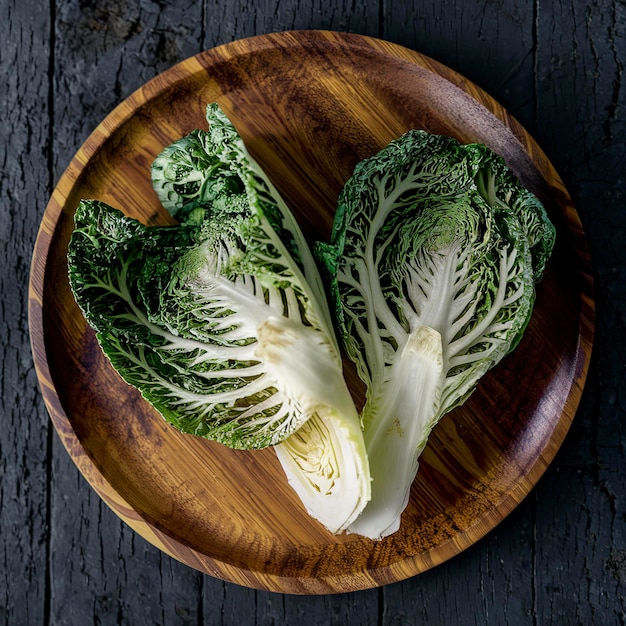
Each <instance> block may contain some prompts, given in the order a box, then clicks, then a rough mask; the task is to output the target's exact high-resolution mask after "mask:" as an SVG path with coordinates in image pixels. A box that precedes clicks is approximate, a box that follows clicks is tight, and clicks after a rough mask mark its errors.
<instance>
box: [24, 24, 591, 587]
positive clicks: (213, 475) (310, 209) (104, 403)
mask: <svg viewBox="0 0 626 626" xmlns="http://www.w3.org/2000/svg"><path fill="white" fill-rule="evenodd" d="M213 101H217V102H218V103H219V104H220V105H221V106H222V108H223V109H224V110H225V112H226V113H227V114H228V115H229V116H230V118H231V119H232V121H233V122H234V124H235V126H236V127H237V129H238V130H239V132H240V134H241V135H242V137H243V139H244V140H245V142H246V143H247V145H248V146H249V149H250V151H251V152H252V154H253V155H254V156H255V157H256V158H257V159H258V160H259V162H260V163H261V164H262V166H263V167H264V168H265V169H266V171H267V173H268V174H269V176H270V177H271V178H272V179H273V181H274V182H275V184H276V185H277V187H278V189H279V190H280V191H281V192H282V194H283V195H284V197H285V199H286V200H287V202H288V204H289V205H290V206H291V207H292V208H293V210H294V212H295V214H296V216H297V218H298V219H299V221H300V223H301V224H302V226H303V229H304V231H305V234H306V235H307V237H309V238H310V240H311V241H313V240H315V239H328V236H329V233H330V227H331V223H332V219H333V214H334V208H335V203H336V199H337V196H338V194H339V191H340V189H341V187H342V186H343V184H344V183H345V181H346V180H347V179H348V177H349V176H350V175H351V173H352V170H353V168H354V166H355V164H356V163H357V162H358V161H359V160H361V159H363V158H365V157H368V156H370V155H372V154H373V153H374V152H376V151H377V150H379V149H380V148H382V147H383V146H384V145H386V144H387V143H388V142H389V141H390V140H391V139H393V138H395V137H397V136H399V135H400V134H402V133H403V132H405V131H406V130H408V129H410V128H424V129H427V130H429V131H431V132H435V133H442V134H448V135H452V136H454V137H457V138H458V139H459V140H461V141H463V142H470V141H477V142H482V143H485V144H487V145H489V146H490V147H491V148H493V149H494V150H495V151H496V152H498V153H500V154H501V155H502V156H503V157H504V158H505V159H506V160H507V162H508V164H509V166H510V167H511V168H513V170H514V171H515V172H516V173H517V174H518V176H519V177H520V178H521V179H522V181H523V182H524V183H525V185H526V186H527V187H528V188H530V189H531V190H532V191H534V192H535V193H536V194H537V195H538V196H539V197H540V199H541V200H542V201H543V202H544V203H545V205H546V207H547V208H548V210H549V212H550V215H551V218H552V219H553V220H554V222H555V224H556V227H557V232H558V241H557V245H556V249H555V251H554V254H553V257H552V259H551V260H550V263H549V266H548V268H547V271H546V274H545V276H544V279H543V281H542V282H541V284H540V285H539V288H538V296H537V304H536V307H535V311H534V314H533V318H532V321H531V323H530V326H529V327H528V330H527V332H526V335H525V337H524V339H523V342H522V343H521V345H520V346H519V347H518V348H517V350H516V352H515V353H514V354H512V355H511V356H509V357H508V358H506V360H505V361H503V362H502V363H501V364H500V365H499V366H498V367H496V368H495V369H494V370H492V372H491V373H490V374H489V375H488V376H487V377H486V378H485V379H483V380H482V381H481V383H480V385H479V388H478V390H477V391H476V393H475V394H474V395H473V396H472V397H471V398H470V400H469V401H468V402H467V403H466V404H465V405H464V406H463V407H461V408H459V409H456V410H455V411H453V412H452V413H450V414H449V415H447V416H446V417H445V418H444V419H443V420H442V421H441V422H440V423H439V425H438V426H437V428H436V429H435V432H434V433H433V435H432V436H431V439H430V442H429V444H428V447H427V449H426V451H425V452H424V453H423V455H422V458H421V463H420V471H419V473H418V477H417V479H416V481H415V483H414V486H413V490H412V494H411V500H410V503H409V505H408V507H407V509H406V512H405V513H404V516H403V519H402V526H401V529H400V530H399V531H398V532H397V533H396V534H394V535H392V536H390V537H388V538H386V539H384V540H382V541H380V542H374V541H371V540H368V539H364V538H362V537H360V536H356V535H341V536H333V535H332V534H330V533H329V532H327V531H326V530H325V529H324V528H323V527H321V526H320V525H319V524H318V523H317V522H315V521H314V520H313V519H311V518H310V517H309V516H308V515H307V514H306V512H305V511H304V509H303V507H302V506H301V504H300V502H299V500H298V499H297V497H295V495H294V494H293V493H292V491H291V489H290V488H289V486H288V485H287V482H286V479H285V477H284V475H283V473H282V470H281V467H280V465H279V463H278V461H277V459H276V457H275V454H274V452H273V450H271V449H268V450H264V451H259V452H236V451H231V450H228V449H226V448H224V447H222V446H220V445H219V444H215V443H212V442H209V441H204V440H201V439H198V438H196V437H193V436H189V435H181V434H179V433H177V432H176V431H174V430H173V429H172V428H170V427H169V426H168V425H167V424H166V423H165V422H164V421H163V420H162V418H161V417H160V416H159V415H158V414H156V413H155V412H154V410H153V409H152V408H151V407H150V406H149V405H148V404H146V403H145V402H144V401H143V400H142V399H141V398H140V396H139V394H138V393H136V392H135V390H134V389H132V388H130V387H128V386H127V385H126V384H125V383H123V382H122V381H121V379H120V378H119V377H118V376H117V374H116V373H115V372H114V371H113V370H112V368H111V367H110V366H109V364H108V362H107V361H106V359H105V358H104V357H103V355H102V353H101V351H100V349H99V347H98V345H97V343H96V342H95V339H94V334H93V332H92V331H91V329H90V328H89V327H88V326H87V324H86V323H85V320H84V319H83V317H82V315H81V313H80V311H79V309H78V308H77V306H76V305H75V303H74V300H73V297H72V294H71V292H70V289H69V285H68V279H67V263H66V252H67V244H68V240H69V236H70V233H71V230H72V228H73V221H72V220H73V214H74V211H75V208H76V206H77V204H78V202H79V200H80V199H81V198H98V199H100V200H103V201H105V202H108V203H109V204H111V205H113V206H116V207H118V208H120V209H122V210H123V211H125V212H126V213H127V214H128V215H131V216H134V217H136V218H139V219H141V220H142V221H144V222H146V223H149V224H157V223H165V222H166V221H167V217H166V215H165V212H164V211H163V210H162V209H161V208H160V207H159V203H158V201H157V199H156V197H155V195H154V193H153V191H152V188H151V183H150V165H151V162H152V159H153V157H154V156H155V155H156V154H157V153H158V152H159V151H160V150H161V149H162V148H163V147H164V146H165V145H166V144H169V143H170V142H172V141H174V140H175V139H178V138H179V137H182V136H183V135H185V134H187V133H188V132H189V131H191V130H192V129H194V128H205V127H206V121H205V119H204V112H205V106H206V104H207V103H209V102H213ZM29 298H30V304H29V306H30V310H29V315H30V330H31V343H32V350H33V355H34V362H35V366H36V369H37V374H38V377H39V382H40V385H41V389H42V392H43V396H44V399H45V403H46V406H47V408H48V411H49V412H50V415H51V418H52V421H53V423H54V426H55V428H56V430H57V431H58V433H59V435H60V437H61V439H62V441H63V443H64V444H65V446H66V448H67V450H68V452H69V454H70V455H71V457H72V459H73V460H74V462H75V463H76V465H77V466H78V467H79V469H80V471H81V472H82V473H83V475H84V476H85V478H86V479H87V480H88V481H89V483H90V484H91V485H92V487H93V488H94V489H95V490H96V491H97V492H98V494H99V495H100V496H101V497H102V499H103V500H104V501H105V502H106V503H107V504H108V505H109V506H110V507H111V508H112V509H113V510H114V511H115V513H117V514H118V515H119V516H120V517H121V518H122V519H123V520H124V521H125V522H127V523H128V524H129V525H130V526H131V527H132V528H133V529H135V530H136V531H137V532H138V533H139V534H141V535H142V536H143V537H145V538H146V539H147V540H148V541H150V542H152V543H153V544H154V545H156V546H158V547H159V548H160V549H161V550H163V551H165V552H166V553H168V554H170V555H172V556H173V557H175V558H177V559H180V560H181V561H183V562H184V563H187V564H188V565H190V566H191V567H194V568H197V569H198V570H201V571H203V572H207V573H209V574H211V575H213V576H216V577H219V578H222V579H224V580H228V581H233V582H236V583H239V584H242V585H247V586H250V587H255V588H260V589H267V590H272V591H277V592H286V593H307V594H316V593H336V592H344V591H354V590H359V589H365V588H369V587H374V586H377V585H383V584H386V583H391V582H394V581H398V580H402V579H405V578H408V577H410V576H413V575H415V574H418V573H420V572H423V571H425V570H427V569H428V568H430V567H432V566H434V565H436V564H438V563H441V562H442V561H444V560H446V559H448V558H450V557H452V556H453V555H455V554H458V553H459V552H461V551H462V550H463V549H465V548H467V547H468V546H470V545H471V544H473V543H474V542H475V541H477V540H478V539H479V538H480V537H482V536H483V535H485V533H487V532H488V531H489V530H490V529H492V528H493V527H494V526H495V525H496V524H498V522H500V521H501V520H502V519H503V518H504V516H505V515H507V513H509V512H510V511H511V510H512V509H513V508H514V507H515V506H516V505H517V504H518V503H519V502H520V501H521V500H522V498H523V497H524V496H525V495H526V494H527V493H528V492H529V490H530V489H531V488H532V487H533V485H535V483H536V482H537V480H538V479H539V477H540V476H541V475H542V473H543V472H544V470H545V469H546V467H547V466H548V464H549V463H550V461H551V460H552V459H553V457H554V455H555V453H556V451H557V449H558V448H559V446H560V444H561V442H562V441H563V438H564V437H565V434H566V432H567V430H568V427H569V425H570V423H571V421H572V418H573V416H574V413H575V410H576V408H577V405H578V402H579V399H580V396H581V391H582V387H583V384H584V381H585V377H586V374H587V369H588V365H589V358H590V352H591V344H592V337H593V318H594V302H593V288H592V279H591V271H590V260H589V257H588V252H587V247H586V243H585V238H584V234H583V232H582V228H581V225H580V222H579V219H578V216H577V213H576V211H575V209H574V207H573V205H572V202H571V200H570V197H569V195H568V193H567V191H566V189H565V188H564V186H563V184H562V181H561V180H560V179H559V177H558V175H557V174H556V172H555V170H554V168H553V167H552V166H551V164H550V163H549V162H548V160H547V158H546V156H545V155H544V153H543V152H542V151H541V149H540V148H539V147H538V146H537V144H536V143H535V142H534V141H533V139H532V138H531V137H530V136H529V135H528V134H527V133H526V132H525V131H524V129H523V128H522V127H521V126H520V125H519V124H518V123H517V122H516V121H515V120H514V119H513V118H512V117H511V116H510V115H508V114H507V112H506V111H505V110H504V109H503V108H502V107H501V106H499V105H498V104H497V103H496V102H494V101H493V100H492V99H491V98H490V97H489V96H488V95H487V94H485V93H484V92H483V91H481V90H480V89H478V88H477V87H476V86H475V85H473V84H471V83H470V82H468V81H467V80H466V79H464V78H463V77H462V76H460V75H458V74H457V73H455V72H453V71H451V70H450V69H448V68H446V67H444V66H442V65H441V64H439V63H437V62H435V61H433V60H432V59H429V58H427V57H424V56H422V55H420V54H418V53H417V52H413V51H411V50H408V49H405V48H402V47H400V46H397V45H393V44H390V43H387V42H384V41H381V40H377V39H372V38H367V37H362V36H358V35H348V34H340V33H333V32H325V31H302V32H286V33H278V34H271V35H265V36H260V37H255V38H251V39H246V40H242V41H237V42H234V43H230V44H226V45H223V46H220V47H217V48H215V49H212V50H209V51H207V52H203V53H202V54H199V55H197V56H195V57H193V58H190V59H188V60H186V61H184V62H182V63H180V64H179V65H177V66H175V67H173V68H172V69H170V70H168V71H167V72H165V73H164V74H162V75H160V76H158V77H156V78H155V79H153V80H152V81H150V82H149V83H147V84H146V85H145V86H144V87H142V88H141V89H139V90H138V91H137V92H136V93H134V94H133V95H132V96H131V97H129V98H128V99H127V100H126V101H124V102H123V103H122V104H120V105H119V106H118V107H117V108H116V109H115V110H114V111H113V112H112V113H111V114H110V115H109V116H108V117H107V118H106V119H105V120H104V121H103V122H102V123H101V124H100V125H99V126H98V127H97V128H96V130H95V131H94V132H93V134H92V135H91V136H90V137H89V138H88V140H87V141H86V142H85V144H84V145H83V146H82V147H81V149H80V150H79V151H78V153H77V154H76V156H75V157H74V159H73V160H72V162H71V163H70V165H69V167H68V169H67V171H66V172H65V173H64V175H63V176H62V178H61V179H60V181H59V183H58V186H57V187H56V189H55V191H54V193H53V195H52V198H51V199H50V203H49V204H48V207H47V208H46V211H45V214H44V216H43V221H42V224H41V228H40V231H39V235H38V239H37V243H36V246H35V250H34V257H33V262H32V270H31V281H30V293H29ZM348 376H349V380H350V385H351V388H352V389H353V391H354V394H355V398H356V399H357V401H360V400H361V399H362V389H361V387H360V385H359V384H358V382H357V380H356V378H355V376H354V373H353V372H352V371H348Z"/></svg>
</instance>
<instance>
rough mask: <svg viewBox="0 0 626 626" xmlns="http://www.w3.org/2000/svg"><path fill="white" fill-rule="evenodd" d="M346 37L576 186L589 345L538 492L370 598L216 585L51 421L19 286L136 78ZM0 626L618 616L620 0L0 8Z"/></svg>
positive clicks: (624, 97)
mask: <svg viewBox="0 0 626 626" xmlns="http://www.w3.org/2000/svg"><path fill="white" fill-rule="evenodd" d="M298 28H324V29H326V28H328V29H335V30H348V31H354V32H359V33H363V34H368V35H374V36H378V37H382V38H385V39H389V40H390V41H393V42H396V43H400V44H403V45H406V46H408V47H411V48H413V49H416V50H418V51H420V52H422V53H424V54H428V55H431V56H433V57H434V58H436V59H438V60H439V61H442V62H443V63H445V64H447V65H449V66H450V67H451V68H453V69H455V70H457V71H459V72H461V73H462V74H464V75H465V76H467V77H468V78H470V79H471V80H473V81H475V82H476V83H477V84H478V85H479V86H481V87H483V88H485V89H486V90H487V91H488V92H489V93H490V94H491V95H492V96H494V97H495V98H496V99H497V100H499V101H500V102H501V103H502V104H503V105H505V106H506V107H507V108H509V110H510V111H511V112H512V113H514V114H515V115H516V116H517V117H518V119H519V120H520V121H521V122H522V124H523V125H524V126H525V127H526V128H527V129H528V130H529V131H530V132H531V134H532V135H533V136H534V137H535V139H537V141H538V143H539V144H540V145H541V146H542V147H543V148H544V150H545V151H546V152H547V154H548V157H549V158H550V159H551V160H552V161H553V163H554V164H555V166H556V167H557V170H558V171H559V173H560V174H561V176H562V177H563V178H564V180H565V183H566V185H567V187H568V189H569V191H570V193H571V194H572V196H573V199H574V201H575V203H576V205H577V208H578V211H579V213H580V215H581V218H582V220H583V223H584V226H585V228H586V230H587V233H588V239H589V245H590V248H591V252H592V256H593V258H594V261H595V268H596V300H597V317H596V339H595V352H594V358H593V363H592V369H591V372H590V376H589V378H588V382H587V388H586V391H585V394H584V397H583V402H582V404H581V407H580V409H579V412H578V416H577V418H576V419H575V421H574V424H573V426H572V428H571V430H570V433H569V435H568V437H567V439H566V441H565V444H564V445H563V447H562V449H561V451H560V452H559V454H558V455H557V458H556V460H555V462H554V463H553V464H552V466H551V467H550V468H549V469H548V471H547V472H546V474H545V476H544V478H543V479H542V480H541V482H540V483H539V485H538V487H537V488H536V489H535V490H534V491H533V492H532V493H531V495H530V496H529V497H528V498H527V499H526V500H525V501H524V502H523V503H522V504H521V505H520V506H519V507H518V508H517V509H516V511H514V513H512V514H511V516H510V517H509V518H507V519H506V520H505V521H504V522H503V523H501V524H500V525H499V526H498V527H497V528H496V529H495V530H494V531H493V532H492V533H491V534H489V535H488V536H487V537H486V538H485V539H484V540H482V541H481V542H479V543H478V544H477V545H475V546H473V547H472V548H470V549H469V550H467V551H466V552H464V553H463V554H462V555H460V556H458V557H456V558H455V559H453V560H451V561H449V562H447V563H445V564H443V565H441V566H439V567H437V568H435V569H433V570H431V571H429V572H427V573H425V574H423V575H421V576H419V577H417V578H413V579H410V580H407V581H404V582H401V583H396V584H394V585H391V586H388V587H384V588H382V589H378V590H372V591H364V592H357V593H353V594H346V595H339V596H316V597H293V596H283V595H279V594H272V593H266V592H256V591H253V590H250V589H246V588H242V587H237V586H235V585H232V584H228V583H223V582H221V581H219V580H216V579H212V578H210V577H208V576H204V575H201V574H198V573H197V572H195V571H194V570H191V569H189V568H188V567H186V566H184V565H182V564H180V563H178V562H176V561H173V560H172V559H170V558H169V557H167V556H164V555H163V554H161V553H160V552H159V551H158V550H156V549H155V548H153V547H152V546H151V545H149V544H147V543H146V542H145V541H144V540H143V539H141V538H139V537H138V536H137V535H135V534H134V533H133V532H132V531H131V530H130V529H129V528H128V527H126V526H125V525H124V524H123V523H121V522H120V521H119V520H118V518H117V517H116V516H115V515H114V514H113V513H112V512H111V511H109V509H108V508H107V507H106V506H105V505H104V504H102V502H101V501H100V500H99V498H98V497H97V496H96V495H95V494H94V493H93V491H92V490H91V489H90V488H89V487H88V485H87V484H86V482H85V481H84V480H83V479H82V477H81V476H80V474H79V473H78V471H77V470H76V468H75V466H74V465H73V463H72V462H71V460H70V459H69V457H68V455H67V453H66V452H65V450H64V449H63V448H62V446H61V444H60V442H59V440H58V438H57V436H56V434H55V433H54V432H53V429H52V427H51V425H50V423H49V421H48V417H47V414H46V411H45V408H44V406H43V402H42V400H41V397H40V394H39V391H38V389H37V382H36V379H35V375H34V370H33V367H32V359H31V355H30V348H29V345H28V330H27V317H26V286H27V282H28V272H29V263H30V254H31V250H32V247H33V244H34V239H35V235H36V232H37V228H38V225H39V221H40V219H41V215H42V214H43V210H44V208H45V205H46V202H47V199H48V197H49V195H50V193H51V191H52V188H53V186H54V184H55V183H56V181H57V180H58V178H59V176H60V175H61V172H62V171H63V169H64V168H65V166H66V165H67V164H68V162H69V160H70V158H71V156H72V155H73V154H74V152H75V151H76V150H77V149H78V147H79V146H80V144H81V142H82V141H83V140H84V139H85V138H86V137H87V136H88V134H89V133H90V131H91V130H92V129H93V128H95V126H96V125H97V124H98V122H99V121H100V120H101V119H102V118H103V117H104V116H105V115H106V114H107V113H108V112H109V111H110V110H111V109H112V108H113V106H114V105H115V104H117V103H118V102H119V101H121V100H122V99H124V98H125V97H126V96H128V95H129V94H130V93H131V92H132V91H133V90H134V89H136V88H137V87H139V86H140V85H141V84H142V83H143V82H145V81H146V80H147V79H149V78H151V77H152V76H154V75H155V74H156V73H158V72H159V71H161V70H163V69H165V68H167V67H169V66H171V65H172V64H173V63H175V62H176V61H178V60H181V59H183V58H185V57H187V56H189V55H191V54H194V53H196V52H198V51H200V50H202V49H205V48H209V47H212V46H214V45H217V44H220V43H225V42H227V41H231V40H233V39H237V38H241V37H246V36H250V35H254V34H261V33H265V32H269V31H277V30H288V29H298ZM0 29H1V30H0V32H1V33H2V35H3V37H2V41H3V42H4V43H3V46H2V47H0V85H2V87H0V96H1V97H0V114H1V119H2V121H3V124H2V126H1V127H0V164H1V176H0V210H1V211H2V216H1V219H0V237H1V239H2V242H3V244H4V246H3V250H4V254H3V255H2V257H1V258H2V265H1V266H0V268H1V270H2V271H1V272H0V289H1V293H2V296H3V298H2V305H1V306H0V322H2V324H1V326H0V328H2V330H1V334H0V337H1V339H2V353H3V361H2V369H1V370H0V381H1V383H0V384H1V394H2V399H3V403H2V406H3V411H2V418H3V428H2V429H1V430H0V477H1V479H0V537H1V538H2V543H1V546H2V547H1V551H0V622H2V623H6V624H11V625H21V624H29V625H30V624H70V625H74V624H85V623H98V624H153V623H154V624H189V623H192V624H239V623H242V624H317V623H319V624H346V623H354V624H373V625H378V624H456V623H463V624H473V623H481V624H565V623H567V624H620V623H625V622H626V453H625V448H626V433H625V431H624V416H625V415H626V407H625V406H624V404H625V402H624V394H623V391H622V388H623V384H624V382H625V381H624V378H625V376H624V366H625V363H626V337H625V333H624V313H625V312H626V293H625V289H626V287H625V284H626V282H625V272H626V254H625V253H624V248H623V241H624V234H625V233H624V227H625V223H624V222H625V216H626V212H625V211H624V210H623V206H622V205H623V201H624V191H625V189H624V187H625V181H626V177H625V174H626V172H625V171H624V169H625V166H624V145H625V140H626V128H625V120H626V116H625V114H624V106H625V103H626V94H625V93H624V92H625V90H626V84H625V83H624V81H623V69H624V68H623V64H624V62H625V60H626V32H625V30H626V6H625V5H624V3H623V2H612V1H609V0H597V1H596V2H593V3H591V2H582V1H578V0H571V1H569V2H545V1H543V2H542V1H539V0H535V1H534V2H532V3H529V2H521V1H520V0H500V1H494V2H489V3H475V2H472V1H470V0H463V1H461V0H459V1H456V2H454V1H452V0H450V1H446V2H440V3H419V4H418V3H404V2H400V1H399V0H392V1H390V2H384V3H383V2H380V3H379V2H373V1H372V0H370V1H369V2H364V3H358V4H357V3H353V2H351V1H345V2H342V1H341V0H329V1H328V2H320V1H319V0H318V1H311V2H306V1H302V0H301V1H299V2H292V1H286V0H283V1H282V2H280V3H279V2H278V1H274V2H264V3H255V2H250V3H246V2H240V1H233V2H217V1H215V0H214V1H207V2H204V3H202V2H191V1H187V2H177V3H173V2H172V3H164V2H159V3H156V2H155V3H152V2H144V1H139V0H126V1H123V0H120V1H119V2H108V3H105V2H99V1H95V2H82V1H81V2H78V1H77V0H76V1H67V2H62V1H59V2H52V3H41V2H35V0H22V1H21V2H15V0H8V1H7V0H5V2H3V3H0Z"/></svg>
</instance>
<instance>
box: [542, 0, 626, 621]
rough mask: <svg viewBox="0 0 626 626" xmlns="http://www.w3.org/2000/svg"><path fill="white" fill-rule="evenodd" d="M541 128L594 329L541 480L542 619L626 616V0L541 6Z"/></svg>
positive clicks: (617, 619)
mask: <svg viewBox="0 0 626 626" xmlns="http://www.w3.org/2000/svg"><path fill="white" fill-rule="evenodd" d="M540 18H541V19H540V20H539V21H538V26H537V36H538V42H539V46H538V55H537V136H538V137H539V138H540V140H541V143H542V145H543V146H544V147H545V149H546V152H547V153H548V156H549V157H550V158H551V159H552V161H553V162H554V164H555V166H556V168H557V170H558V171H559V172H560V173H561V175H562V176H563V178H564V180H565V183H566V185H567V187H568V189H569V190H570V192H571V193H572V196H573V198H574V201H575V204H576V206H577V209H578V211H579V213H580V215H581V218H582V221H583V223H584V225H585V228H586V231H587V233H588V240H589V244H590V247H591V251H592V257H593V260H594V265H595V271H596V290H597V294H596V297H597V326H596V328H597V332H596V340H595V347H594V358H593V367H592V369H591V372H590V376H589V379H588V384H587V388H586V391H585V395H584V399H583V403H582V406H581V408H580V410H579V412H578V415H577V419H576V420H575V422H574V424H573V427H572V430H571V432H570V434H569V437H568V439H567V440H566V443H565V445H564V446H563V448H562V450H561V453H560V454H559V456H558V457H557V462H556V463H555V464H554V466H553V467H552V468H551V471H549V472H548V473H547V475H546V478H545V480H544V481H543V482H542V483H541V485H540V486H539V489H538V499H537V503H538V508H537V530H536V536H537V547H536V551H537V566H536V569H537V583H536V588H537V618H538V620H539V623H545V624H560V623H572V624H620V623H621V624H623V623H624V622H625V621H626V500H625V499H624V486H625V484H626V454H625V452H624V451H625V448H626V431H625V429H624V417H625V416H626V403H625V396H624V383H625V379H626V377H625V370H624V367H625V364H626V332H625V324H624V312H625V311H626V282H625V281H624V278H625V272H626V264H625V258H626V257H625V255H624V248H623V245H624V244H623V242H624V241H625V236H626V211H624V197H625V194H626V160H625V158H624V157H625V156H626V153H625V151H624V146H625V145H626V117H625V116H624V108H623V107H624V102H625V95H626V84H624V80H623V72H624V62H625V61H626V6H625V5H624V3H623V2H616V3H609V2H606V3H599V4H597V3H587V2H581V1H577V0H571V1H561V2H554V3H548V4H545V5H542V6H541V13H540Z"/></svg>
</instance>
